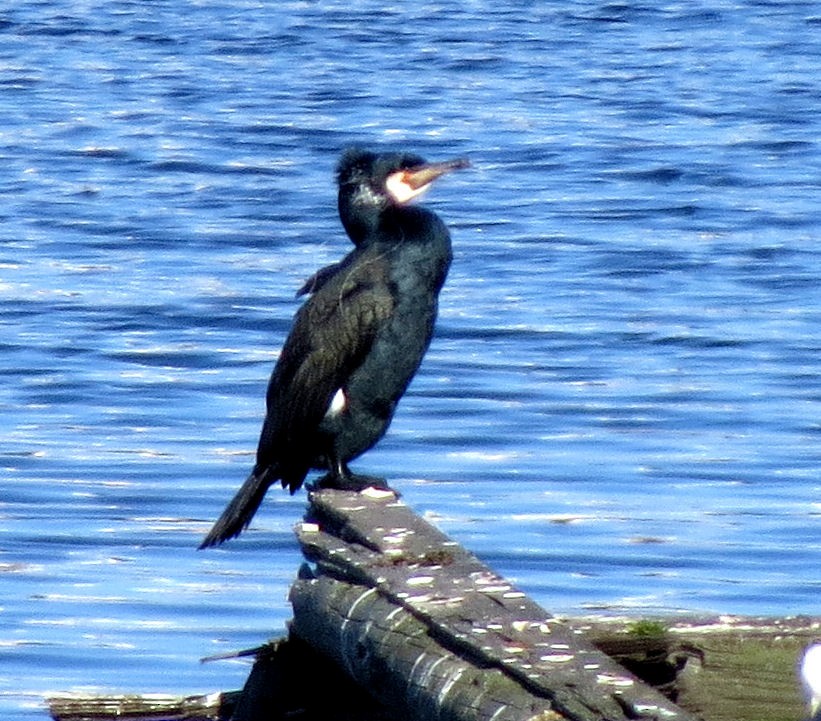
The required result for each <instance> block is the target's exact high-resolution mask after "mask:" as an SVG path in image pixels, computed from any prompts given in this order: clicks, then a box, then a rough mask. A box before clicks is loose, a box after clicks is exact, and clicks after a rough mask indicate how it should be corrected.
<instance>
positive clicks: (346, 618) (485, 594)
mask: <svg viewBox="0 0 821 721" xmlns="http://www.w3.org/2000/svg"><path fill="white" fill-rule="evenodd" d="M310 503H311V505H310V508H309V514H308V516H307V518H306V522H305V523H303V524H302V525H301V526H300V527H299V528H298V529H297V536H298V538H299V540H300V543H301V545H302V549H303V552H304V554H305V556H306V557H307V558H308V559H309V560H312V561H313V562H315V564H316V569H317V574H316V577H313V578H303V579H301V580H300V581H298V582H297V583H296V584H295V585H294V587H293V589H292V602H293V605H294V622H293V630H294V632H295V633H297V634H298V635H299V636H301V637H302V638H304V639H305V640H306V641H308V642H309V643H311V644H315V645H316V647H317V648H319V649H321V650H322V651H324V652H325V653H328V654H330V655H331V656H333V657H334V658H335V659H336V660H337V661H339V662H341V663H342V665H343V667H344V668H345V669H346V671H347V672H348V673H350V674H351V676H352V677H353V678H354V679H355V680H357V681H358V682H359V683H360V684H361V685H363V686H364V687H366V688H369V689H371V690H372V692H374V693H375V695H376V696H377V698H380V699H381V700H383V701H389V700H390V701H392V702H393V703H400V704H402V705H403V707H404V712H403V715H404V716H406V717H413V718H416V719H437V721H438V720H439V719H442V720H443V721H444V720H445V719H447V720H448V721H450V720H451V719H453V720H454V721H456V720H461V719H466V720H469V721H480V720H483V719H488V720H490V719H493V721H503V720H505V721H507V720H509V721H520V720H524V719H534V718H539V719H569V720H572V721H601V720H602V719H607V720H610V721H621V720H626V719H661V718H664V719H671V720H674V721H685V720H686V721H689V720H690V719H694V718H695V717H694V716H692V715H690V714H688V713H687V712H686V711H683V710H682V709H680V708H678V707H676V706H675V705H674V704H673V703H672V702H670V701H669V700H668V699H667V698H665V697H664V696H662V695H661V694H660V693H659V692H657V691H656V690H654V689H652V688H650V687H649V686H647V685H645V684H643V683H642V682H641V681H639V680H638V679H637V678H636V677H635V676H633V675H632V674H630V673H629V672H627V671H626V670H625V669H623V668H622V667H620V666H619V665H618V664H616V663H615V662H614V661H613V660H612V659H611V658H609V657H608V656H606V655H605V654H604V653H602V652H601V651H599V650H598V649H596V648H595V647H594V646H593V645H592V644H590V643H588V642H586V641H585V640H584V639H583V638H582V636H581V634H579V633H577V632H575V631H573V630H572V629H571V628H570V627H569V626H567V625H565V624H563V623H561V622H560V621H558V620H557V619H555V618H553V617H552V616H551V615H550V614H548V613H547V612H546V611H545V610H544V609H542V608H541V607H540V606H538V605H537V604H536V603H535V602H534V601H532V600H531V599H529V598H528V597H527V596H526V595H525V594H524V593H522V592H521V591H519V590H517V589H516V588H514V587H513V586H511V585H510V584H509V583H508V582H507V581H505V580H504V579H503V578H501V577H499V576H497V575H496V574H495V573H493V572H492V571H490V570H489V569H488V568H487V567H486V566H484V565H483V564H482V563H481V562H480V561H479V560H478V559H477V558H476V557H475V556H473V555H471V554H469V553H468V552H467V551H465V550H464V549H463V548H461V547H460V546H459V545H458V544H457V543H456V542H455V541H452V540H451V539H449V538H448V537H447V536H446V535H445V534H443V533H442V532H441V531H439V530H437V529H436V528H434V527H432V526H431V525H430V524H428V523H427V522H425V521H424V520H423V519H421V518H420V517H419V516H417V515H416V514H414V513H413V512H412V511H411V510H410V509H409V508H408V507H407V506H406V505H405V504H404V503H402V502H401V501H399V500H398V499H397V498H396V497H395V496H394V495H393V494H391V493H386V492H373V493H368V492H365V493H353V492H342V491H327V490H323V491H318V492H313V493H311V494H310ZM377 681H378V683H377ZM421 711H424V713H421Z"/></svg>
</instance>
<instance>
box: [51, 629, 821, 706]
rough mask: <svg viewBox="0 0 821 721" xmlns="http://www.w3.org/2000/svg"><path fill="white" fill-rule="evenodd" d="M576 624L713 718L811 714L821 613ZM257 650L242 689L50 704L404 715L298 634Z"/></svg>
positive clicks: (64, 699)
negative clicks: (808, 678) (804, 679)
mask: <svg viewBox="0 0 821 721" xmlns="http://www.w3.org/2000/svg"><path fill="white" fill-rule="evenodd" d="M567 623H569V624H570V625H572V627H573V628H575V629H577V630H579V631H580V632H583V633H584V634H585V636H586V637H587V638H588V639H590V640H591V641H592V643H593V644H594V645H595V646H597V647H598V648H599V649H600V650H602V651H605V652H606V653H607V654H608V655H612V656H614V657H615V658H616V660H617V661H618V662H619V663H621V664H622V665H627V666H628V667H629V668H631V669H633V670H634V672H635V673H636V675H638V676H640V677H641V678H642V679H644V680H645V681H650V682H652V683H653V684H656V683H662V684H666V685H667V686H668V688H669V690H670V692H672V693H674V694H675V695H677V696H678V703H679V704H680V705H681V706H682V707H683V708H686V709H687V710H689V711H690V712H691V713H697V714H698V715H701V716H703V718H704V719H708V720H709V721H738V720H739V719H743V720H744V721H796V720H797V719H800V718H805V717H806V711H807V706H806V703H805V701H806V699H805V698H804V697H803V696H802V693H801V689H800V686H799V684H798V682H797V678H796V673H795V665H796V662H797V660H798V659H799V657H800V655H801V652H802V650H803V649H804V647H805V646H807V645H808V644H809V643H810V642H811V641H813V639H816V638H818V637H819V635H821V618H808V617H797V618H795V617H793V618H749V617H738V616H732V617H728V616H723V617H721V618H714V619H704V618H677V619H669V618H668V619H665V620H664V621H645V620H639V621H637V620H636V619H632V618H601V617H590V618H583V619H580V618H574V619H569V620H568V621H567ZM256 652H257V661H256V663H255V665H254V668H253V670H252V672H251V674H250V676H249V678H248V681H247V683H246V684H245V688H244V689H243V690H242V692H239V691H235V692H229V693H223V694H209V695H208V696H202V697H197V696H193V697H166V696H157V695H155V694H149V695H146V696H113V697H100V696H82V695H79V694H70V695H65V694H63V695H59V696H56V697H54V698H52V699H48V702H49V707H50V709H51V711H52V714H53V717H54V718H55V719H58V721H82V720H83V719H89V720H92V719H93V721H103V720H104V719H111V721H117V720H118V719H123V718H128V717H124V716H123V715H122V712H124V711H127V710H128V709H130V710H131V711H135V710H137V709H139V710H141V712H142V711H144V712H145V713H144V714H143V715H142V716H136V717H135V716H134V715H132V716H130V718H138V719H139V721H164V720H165V719H175V718H176V719H179V718H188V719H192V718H194V719H200V718H201V719H208V720H209V721H213V719H215V718H219V719H220V721H225V720H227V719H229V718H232V712H233V721H279V720H280V719H281V720H282V721H285V719H294V718H299V719H300V721H397V718H396V716H395V715H394V714H392V713H391V710H390V708H387V707H386V706H384V705H379V704H377V703H375V702H369V700H368V698H367V697H366V696H365V693H364V691H363V690H362V689H361V688H360V687H359V686H357V685H356V684H354V682H353V681H351V680H349V679H348V677H347V676H346V675H345V673H344V672H343V671H342V669H341V668H340V667H338V666H337V665H336V664H335V663H333V662H332V661H330V660H328V659H327V658H326V657H325V656H324V655H323V654H320V653H318V652H314V651H312V649H311V648H309V647H308V646H307V645H306V644H305V643H304V642H299V640H298V639H296V638H290V639H287V640H280V641H277V642H274V643H271V644H268V645H266V646H264V647H262V648H260V649H256ZM241 655H248V653H246V652H243V653H242V654H241ZM684 662H686V665H685V664H684ZM682 666H684V668H683V669H682ZM673 676H675V680H674V682H673ZM375 683H377V684H379V683H381V679H377V680H376V681H375ZM240 697H241V699H242V700H241V701H240V700H239V699H240ZM192 700H193V702H194V703H200V704H202V707H203V709H206V708H207V707H208V706H209V705H213V704H214V701H217V700H218V702H219V710H218V714H219V715H218V716H216V717H215V716H213V715H212V713H211V712H207V711H204V712H202V713H201V714H200V715H197V714H196V713H195V714H194V715H193V716H191V715H190V711H191V703H192ZM123 701H126V702H127V703H125V704H124V703H123ZM158 702H159V703H161V708H159V709H158ZM214 712H217V711H216V709H214ZM146 713H147V714H149V715H146ZM185 713H189V715H188V716H187V717H186V716H185V715H184V714H185ZM197 713H200V712H197ZM151 714H153V715H151Z"/></svg>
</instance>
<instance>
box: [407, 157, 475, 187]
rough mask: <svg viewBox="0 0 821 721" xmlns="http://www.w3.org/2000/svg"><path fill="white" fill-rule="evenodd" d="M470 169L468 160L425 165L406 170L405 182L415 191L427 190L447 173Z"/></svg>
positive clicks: (460, 159) (459, 159)
mask: <svg viewBox="0 0 821 721" xmlns="http://www.w3.org/2000/svg"><path fill="white" fill-rule="evenodd" d="M469 167H470V161H469V160H468V159H467V158H454V159H453V160H444V161H442V162H441V163H425V164H424V165H420V166H418V167H416V168H410V169H409V170H406V171H405V172H404V175H405V182H406V183H407V184H408V185H409V186H410V187H411V188H413V189H414V190H416V189H419V188H425V187H427V186H428V185H430V184H431V183H432V182H433V181H434V180H436V179H437V178H438V177H440V176H442V175H444V174H445V173H451V172H453V171H454V170H461V169H462V168H469Z"/></svg>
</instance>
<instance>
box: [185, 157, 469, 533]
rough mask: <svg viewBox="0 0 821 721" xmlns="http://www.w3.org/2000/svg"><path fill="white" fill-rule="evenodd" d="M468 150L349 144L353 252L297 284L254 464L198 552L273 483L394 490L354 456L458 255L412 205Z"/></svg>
mask: <svg viewBox="0 0 821 721" xmlns="http://www.w3.org/2000/svg"><path fill="white" fill-rule="evenodd" d="M469 165H470V162H469V161H468V160H467V159H466V158H456V159H453V160H447V161H444V162H433V163H429V162H427V161H425V160H424V159H423V158H421V157H420V156H418V155H415V154H413V153H406V152H398V153H377V152H373V151H369V150H363V149H359V148H353V149H349V150H347V151H345V152H344V153H343V155H342V157H341V159H340V161H339V163H338V166H337V175H336V178H337V185H338V211H339V216H340V220H341V222H342V225H343V228H344V229H345V232H346V233H347V235H348V237H349V239H350V240H351V242H352V243H353V245H354V248H353V249H352V250H351V251H350V252H349V253H348V254H347V255H346V256H345V257H344V258H343V259H342V260H340V261H339V262H337V263H334V264H332V265H330V266H327V267H325V268H322V269H321V270H319V271H318V272H317V273H315V274H314V275H313V276H311V278H309V279H308V281H307V282H306V283H305V284H304V285H303V286H302V287H301V288H300V289H299V291H298V293H297V295H298V296H307V299H306V300H305V302H304V303H303V304H302V306H301V307H300V308H299V309H298V310H297V312H296V314H295V316H294V320H293V323H292V325H291V329H290V331H289V333H288V336H287V338H286V340H285V343H284V345H283V347H282V351H281V353H280V355H279V358H278V360H277V362H276V364H275V366H274V370H273V372H272V374H271V378H270V381H269V383H268V390H267V393H266V415H265V420H264V422H263V425H262V430H261V432H260V437H259V443H258V446H257V454H256V462H255V464H254V467H253V469H252V471H251V473H250V475H249V476H248V478H247V479H246V481H245V482H244V483H243V485H242V486H241V488H240V489H239V491H237V493H236V495H235V496H234V497H233V499H232V500H231V501H230V502H229V503H228V505H227V506H226V508H225V510H224V511H223V513H222V515H221V516H220V517H219V519H218V520H217V521H216V523H215V524H214V526H213V527H212V529H211V530H210V531H209V533H208V534H207V535H206V536H205V539H204V540H203V541H202V543H201V544H200V548H201V549H203V548H208V547H211V546H216V545H219V544H221V543H223V542H224V541H227V540H229V539H231V538H235V537H236V536H238V535H239V534H240V533H241V532H242V531H243V530H244V529H245V528H246V527H247V526H248V524H249V523H250V521H251V519H252V518H253V516H254V514H255V513H256V511H257V509H258V508H259V506H260V504H261V503H262V500H263V498H264V496H265V494H266V492H267V490H268V488H269V487H270V486H271V485H273V484H275V483H276V482H280V483H281V485H282V487H283V488H288V489H289V490H290V492H291V493H292V494H293V493H295V492H296V491H297V490H298V489H299V488H300V487H301V486H302V485H303V483H304V481H305V478H306V476H307V475H308V473H309V472H310V471H311V470H312V469H313V470H319V471H322V470H324V471H326V474H325V475H324V476H322V477H321V478H320V479H319V480H318V481H317V482H316V484H315V485H316V487H318V488H336V489H343V490H362V489H364V488H366V487H368V486H377V487H383V488H387V484H386V483H385V481H384V480H383V479H379V478H373V477H371V476H361V475H356V474H354V473H352V472H351V471H350V469H349V467H348V463H349V462H350V461H351V460H353V459H355V458H358V457H359V456H360V455H362V454H363V453H365V452H366V451H367V450H369V449H370V448H372V447H373V446H374V445H375V444H376V443H377V442H378V441H379V440H380V439H381V438H382V437H383V436H384V435H385V432H386V431H387V429H388V426H389V425H390V423H391V420H392V419H393V415H394V412H395V410H396V406H397V403H398V402H399V400H400V398H401V397H402V395H403V394H404V392H405V390H406V389H407V387H408V385H409V383H410V381H411V379H412V378H413V376H414V374H415V373H416V371H417V369H418V368H419V365H420V364H421V362H422V358H423V356H424V355H425V352H426V351H427V349H428V346H429V345H430V342H431V338H432V336H433V330H434V323H435V320H436V316H437V310H438V297H439V291H440V290H441V288H442V286H443V284H444V282H445V278H446V276H447V273H448V270H449V268H450V264H451V260H452V250H451V239H450V233H449V232H448V229H447V227H446V226H445V224H444V222H443V221H442V220H441V219H440V218H439V217H438V216H437V215H436V214H435V213H433V212H432V211H431V210H429V209H427V208H425V207H423V206H420V205H414V204H411V201H413V200H415V199H417V198H418V197H419V196H421V195H422V194H423V193H424V192H425V191H426V190H427V189H428V188H429V187H430V185H431V184H432V183H433V182H434V181H435V180H436V179H437V178H439V177H441V176H443V175H445V174H447V173H450V172H453V171H455V170H460V169H462V168H466V167H469Z"/></svg>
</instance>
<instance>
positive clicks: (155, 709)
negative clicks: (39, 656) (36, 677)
mask: <svg viewBox="0 0 821 721" xmlns="http://www.w3.org/2000/svg"><path fill="white" fill-rule="evenodd" d="M237 695H238V694H236V693H233V694H222V693H212V694H207V695H204V696H171V695H167V694H142V695H136V694H129V695H118V696H87V695H79V694H60V695H55V696H52V697H50V698H49V699H48V707H49V712H50V713H51V717H52V718H53V719H54V720H55V721H104V720H105V719H117V721H227V719H228V718H230V712H231V709H232V708H233V701H234V700H235V699H236V697H237Z"/></svg>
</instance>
